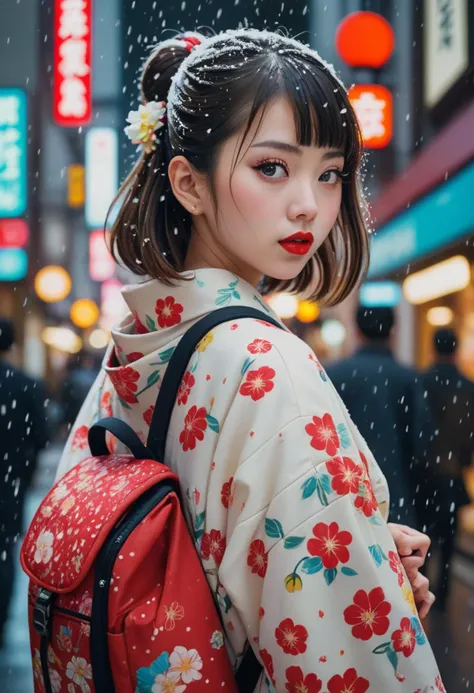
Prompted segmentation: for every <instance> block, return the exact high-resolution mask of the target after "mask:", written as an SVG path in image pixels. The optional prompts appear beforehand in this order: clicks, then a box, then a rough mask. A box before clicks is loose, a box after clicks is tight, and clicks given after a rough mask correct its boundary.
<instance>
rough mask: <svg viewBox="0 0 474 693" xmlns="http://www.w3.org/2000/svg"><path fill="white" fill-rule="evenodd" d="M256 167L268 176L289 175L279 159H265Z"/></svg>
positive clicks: (280, 176) (283, 176) (282, 176)
mask: <svg viewBox="0 0 474 693" xmlns="http://www.w3.org/2000/svg"><path fill="white" fill-rule="evenodd" d="M256 168H257V170H258V171H260V172H261V173H263V175H264V176H265V177H266V178H285V176H286V175H287V170H286V168H285V166H283V164H279V163H278V162H277V161H264V162H263V164H259V165H258V166H257V167H256Z"/></svg>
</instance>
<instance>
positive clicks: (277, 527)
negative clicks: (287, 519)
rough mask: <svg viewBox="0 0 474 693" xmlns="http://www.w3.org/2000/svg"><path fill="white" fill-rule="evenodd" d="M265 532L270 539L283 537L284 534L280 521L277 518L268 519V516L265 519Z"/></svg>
mask: <svg viewBox="0 0 474 693" xmlns="http://www.w3.org/2000/svg"><path fill="white" fill-rule="evenodd" d="M265 532H266V533H267V536H269V537H270V538H271V539H283V537H284V536H285V535H284V533H283V527H282V526H281V523H280V522H279V521H278V520H270V519H269V518H266V520H265Z"/></svg>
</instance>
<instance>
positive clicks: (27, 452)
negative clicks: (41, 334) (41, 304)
mask: <svg viewBox="0 0 474 693" xmlns="http://www.w3.org/2000/svg"><path fill="white" fill-rule="evenodd" d="M14 341H15V335H14V328H13V323H12V322H11V321H10V320H6V319H2V318H0V465H1V469H0V475H1V476H0V478H1V480H2V485H1V487H0V647H1V645H2V644H3V628H4V625H5V622H6V620H7V616H8V607H9V604H10V600H11V596H12V592H13V582H14V572H15V570H14V561H13V551H14V545H15V542H16V541H17V539H18V537H19V535H20V534H21V532H22V520H23V506H24V501H25V494H26V491H27V489H28V487H29V485H30V483H31V480H32V477H33V473H34V471H35V468H36V460H37V456H38V453H39V451H40V450H41V449H42V448H44V447H45V445H46V443H47V440H48V434H47V420H46V419H47V417H46V409H45V403H46V399H45V391H44V387H43V385H42V384H41V383H40V382H38V381H36V380H33V378H30V377H28V376H27V375H25V374H24V373H23V372H22V371H20V370H19V369H17V368H15V367H13V366H12V365H11V364H10V363H9V361H8V360H7V354H8V353H9V352H10V350H11V349H12V347H13V345H14Z"/></svg>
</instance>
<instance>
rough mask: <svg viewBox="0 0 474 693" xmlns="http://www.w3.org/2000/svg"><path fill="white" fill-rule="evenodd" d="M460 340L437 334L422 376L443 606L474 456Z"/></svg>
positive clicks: (473, 417) (472, 395)
mask: <svg viewBox="0 0 474 693" xmlns="http://www.w3.org/2000/svg"><path fill="white" fill-rule="evenodd" d="M457 346H458V340H457V337H456V334H455V333H454V332H453V330H451V329H447V328H444V329H440V330H437V331H436V332H435V334H434V339H433V347H434V352H435V361H434V363H433V365H432V366H431V368H430V369H429V370H428V371H427V372H426V373H425V374H424V375H423V385H424V388H425V390H426V397H427V401H428V404H429V407H430V409H431V412H432V414H433V417H434V420H435V426H436V429H437V431H438V434H437V436H436V438H435V440H434V442H433V444H432V449H431V453H430V455H429V457H428V466H427V474H426V493H427V501H428V522H429V527H430V530H431V531H430V534H431V537H432V539H433V546H434V547H435V548H436V547H438V549H439V552H440V569H439V580H438V585H437V592H436V594H437V599H438V602H437V603H438V606H439V607H441V608H444V606H445V604H446V600H447V597H448V592H449V582H450V574H451V561H452V557H453V553H454V548H455V541H456V532H457V527H458V510H459V508H460V507H461V506H463V505H466V504H468V503H470V498H469V494H468V492H467V489H466V486H465V483H464V479H463V472H464V470H465V469H466V467H468V466H469V465H470V464H471V463H472V454H473V452H474V435H473V434H474V383H473V382H472V381H470V380H468V379H467V378H465V377H464V376H463V375H462V374H461V373H460V372H459V370H458V368H457V366H456V363H455V361H456V352H457Z"/></svg>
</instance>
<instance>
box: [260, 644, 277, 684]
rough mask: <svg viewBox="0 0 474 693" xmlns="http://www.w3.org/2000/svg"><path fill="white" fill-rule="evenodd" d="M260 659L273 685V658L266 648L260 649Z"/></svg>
mask: <svg viewBox="0 0 474 693" xmlns="http://www.w3.org/2000/svg"><path fill="white" fill-rule="evenodd" d="M260 659H261V660H262V662H263V666H264V667H265V672H266V674H267V676H268V677H269V679H270V681H271V682H272V684H273V685H274V686H275V670H274V669H273V659H272V656H271V654H270V653H269V652H267V650H260Z"/></svg>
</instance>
